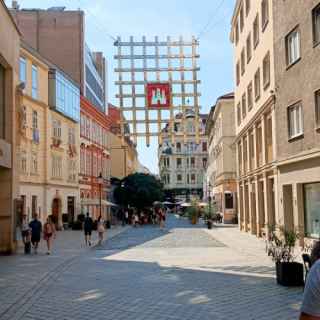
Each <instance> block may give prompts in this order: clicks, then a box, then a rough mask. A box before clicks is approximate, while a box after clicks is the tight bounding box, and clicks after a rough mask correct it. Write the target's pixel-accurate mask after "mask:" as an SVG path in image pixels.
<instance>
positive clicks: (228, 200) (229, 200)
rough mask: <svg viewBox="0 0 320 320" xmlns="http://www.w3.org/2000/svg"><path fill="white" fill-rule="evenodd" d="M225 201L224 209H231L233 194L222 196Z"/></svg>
mask: <svg viewBox="0 0 320 320" xmlns="http://www.w3.org/2000/svg"><path fill="white" fill-rule="evenodd" d="M224 200H225V208H226V209H233V194H232V193H231V192H228V193H227V192H226V193H225V194H224Z"/></svg>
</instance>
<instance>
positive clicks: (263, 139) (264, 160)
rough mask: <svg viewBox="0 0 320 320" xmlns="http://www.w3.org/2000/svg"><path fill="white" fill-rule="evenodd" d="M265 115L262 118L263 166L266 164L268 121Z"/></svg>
mask: <svg viewBox="0 0 320 320" xmlns="http://www.w3.org/2000/svg"><path fill="white" fill-rule="evenodd" d="M265 118H266V117H265V115H264V114H263V115H262V116H261V132H262V146H261V147H262V165H265V164H266V121H265V120H266V119H265Z"/></svg>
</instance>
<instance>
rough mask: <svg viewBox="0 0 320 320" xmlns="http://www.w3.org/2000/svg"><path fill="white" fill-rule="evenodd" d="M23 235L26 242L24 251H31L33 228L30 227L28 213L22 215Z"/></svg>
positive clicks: (24, 242)
mask: <svg viewBox="0 0 320 320" xmlns="http://www.w3.org/2000/svg"><path fill="white" fill-rule="evenodd" d="M21 236H22V241H23V244H24V253H25V254H30V253H31V230H30V227H29V222H28V217H27V215H26V214H24V215H23V216H22V222H21Z"/></svg>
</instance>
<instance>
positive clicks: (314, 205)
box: [303, 183, 320, 239]
mask: <svg viewBox="0 0 320 320" xmlns="http://www.w3.org/2000/svg"><path fill="white" fill-rule="evenodd" d="M303 189H304V206H305V210H304V212H305V233H306V236H308V237H312V238H316V239H318V238H319V234H320V183H310V184H305V185H304V186H303Z"/></svg>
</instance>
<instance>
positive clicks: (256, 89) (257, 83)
mask: <svg viewBox="0 0 320 320" xmlns="http://www.w3.org/2000/svg"><path fill="white" fill-rule="evenodd" d="M260 86H261V84H260V69H258V70H257V71H256V73H255V75H254V97H255V100H256V101H257V100H259V98H260Z"/></svg>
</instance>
